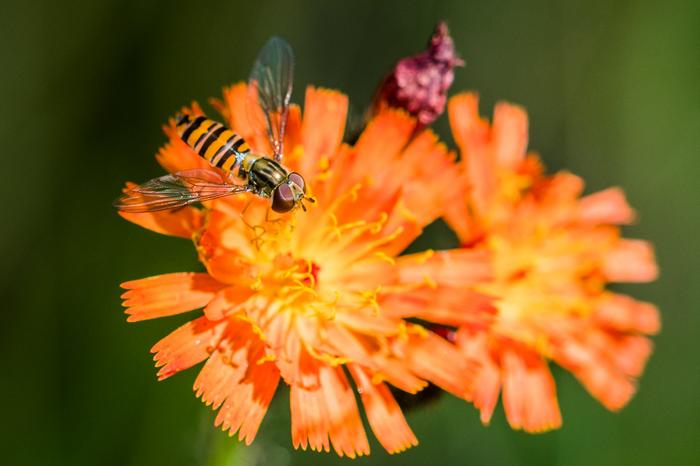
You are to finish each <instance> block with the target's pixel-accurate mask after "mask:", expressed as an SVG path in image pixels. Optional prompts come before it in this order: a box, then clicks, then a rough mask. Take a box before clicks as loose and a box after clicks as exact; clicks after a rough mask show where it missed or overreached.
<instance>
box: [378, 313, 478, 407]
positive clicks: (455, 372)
mask: <svg viewBox="0 0 700 466" xmlns="http://www.w3.org/2000/svg"><path fill="white" fill-rule="evenodd" d="M408 328H409V331H411V330H413V331H419V329H420V327H418V326H409V327H408ZM392 347H393V349H394V352H395V353H396V355H397V357H399V359H400V360H401V361H402V362H403V363H404V364H406V365H407V366H408V367H410V368H411V370H412V371H413V372H414V373H415V374H416V375H417V376H418V377H421V378H423V379H425V380H427V381H429V382H431V383H433V384H435V385H437V386H438V387H440V388H442V389H443V390H446V391H448V392H450V393H452V394H453V395H455V396H458V397H460V398H464V399H467V400H470V399H471V396H472V390H473V382H474V378H475V376H476V373H477V363H476V362H474V361H473V360H468V359H466V358H464V355H463V354H461V353H460V352H459V350H458V349H457V348H456V347H455V346H454V345H452V344H450V343H448V342H447V341H446V340H445V339H443V338H441V337H439V336H438V335H436V334H435V333H433V332H429V331H425V330H422V331H419V333H418V334H416V333H408V334H407V335H405V336H402V337H399V338H396V339H395V341H394V343H393V346H392Z"/></svg>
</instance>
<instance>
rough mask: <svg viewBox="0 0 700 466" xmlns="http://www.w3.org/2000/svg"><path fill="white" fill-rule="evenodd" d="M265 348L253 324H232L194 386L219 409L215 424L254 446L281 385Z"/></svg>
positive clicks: (277, 372)
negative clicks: (267, 359)
mask: <svg viewBox="0 0 700 466" xmlns="http://www.w3.org/2000/svg"><path fill="white" fill-rule="evenodd" d="M264 356H265V351H264V345H263V344H262V342H261V341H260V339H259V338H258V337H257V336H256V335H255V334H254V332H253V331H252V330H251V327H250V325H249V324H247V323H245V322H242V321H231V322H230V324H229V326H228V328H227V333H226V335H225V337H224V339H223V340H222V341H221V342H220V343H219V345H218V347H217V349H216V351H215V352H214V353H213V354H212V356H211V357H210V358H209V360H208V361H207V363H206V364H205V365H204V367H203V368H202V370H201V372H200V373H199V375H198V376H197V380H196V381H195V383H194V390H195V391H196V392H197V396H198V397H200V396H201V398H202V401H204V402H205V403H206V404H207V405H211V406H212V409H218V408H219V407H221V409H220V410H219V413H218V414H217V416H216V420H215V421H214V425H216V426H217V427H218V426H221V428H222V429H223V430H225V431H229V435H234V434H235V433H236V432H238V438H239V440H243V441H245V443H246V444H248V445H250V443H251V442H252V441H253V439H254V438H255V435H256V433H257V431H258V428H259V427H260V423H261V422H262V419H263V417H264V416H265V413H266V412H267V408H268V406H269V405H270V401H271V400H272V396H273V395H274V393H275V390H276V389H277V385H278V382H279V378H280V377H279V371H278V370H277V368H276V367H275V365H274V363H272V362H270V361H265V360H264Z"/></svg>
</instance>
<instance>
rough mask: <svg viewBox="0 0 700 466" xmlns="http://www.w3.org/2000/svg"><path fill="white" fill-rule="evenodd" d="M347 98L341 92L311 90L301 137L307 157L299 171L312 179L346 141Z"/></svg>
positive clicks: (308, 89) (307, 91) (307, 98)
mask: <svg viewBox="0 0 700 466" xmlns="http://www.w3.org/2000/svg"><path fill="white" fill-rule="evenodd" d="M347 114H348V97H347V96H346V95H344V94H341V93H340V92H336V91H332V90H329V89H322V88H316V87H313V86H308V87H307V88H306V101H305V104H304V118H303V121H302V127H301V134H302V141H303V145H304V157H303V159H302V160H301V161H300V171H301V173H302V174H303V175H304V176H305V177H306V178H308V179H312V178H313V177H314V176H315V175H316V173H317V172H318V171H319V168H320V166H319V162H320V161H321V159H322V158H323V157H326V158H327V159H330V158H331V157H333V155H334V154H335V152H336V150H337V149H338V146H339V145H340V143H341V142H342V140H343V134H344V132H345V119H346V118H347Z"/></svg>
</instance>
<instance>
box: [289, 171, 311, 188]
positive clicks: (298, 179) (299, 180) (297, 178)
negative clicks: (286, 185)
mask: <svg viewBox="0 0 700 466" xmlns="http://www.w3.org/2000/svg"><path fill="white" fill-rule="evenodd" d="M287 179H288V180H289V181H291V182H292V183H294V184H295V185H297V186H299V188H301V190H302V191H304V193H306V183H305V182H304V177H303V176H301V175H300V174H299V173H297V172H292V173H290V174H289V176H288V177H287Z"/></svg>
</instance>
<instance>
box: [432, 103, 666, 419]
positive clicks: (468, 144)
mask: <svg viewBox="0 0 700 466" xmlns="http://www.w3.org/2000/svg"><path fill="white" fill-rule="evenodd" d="M449 115H450V123H451V127H452V132H453V134H454V137H455V140H456V142H457V144H458V145H459V147H460V150H461V153H462V161H461V162H460V167H461V169H462V171H463V175H462V182H463V187H462V190H463V196H464V200H463V201H462V202H457V203H454V204H453V205H451V206H450V208H449V212H448V213H447V215H446V218H447V220H448V222H449V224H450V225H451V226H452V227H453V229H454V230H455V231H456V232H457V234H458V236H459V238H460V240H461V242H462V244H463V248H464V249H462V250H460V251H458V252H456V253H452V255H453V256H452V257H453V260H454V261H458V260H459V255H462V254H465V251H468V252H471V253H477V252H481V253H483V254H488V255H489V256H490V257H491V269H492V273H493V277H492V278H491V279H490V280H488V281H485V282H483V283H482V284H481V285H480V287H479V288H478V290H479V291H481V292H483V293H486V294H488V295H490V296H492V297H494V299H495V305H496V307H497V309H498V317H497V319H496V321H495V322H494V324H493V326H492V327H490V328H489V329H486V330H484V329H483V328H479V327H476V326H473V325H462V326H459V329H458V331H457V333H456V342H457V344H458V346H459V347H460V348H461V350H462V352H463V354H464V355H465V357H467V358H476V359H477V360H479V361H480V362H481V363H482V370H481V371H480V373H479V376H478V380H477V382H476V388H475V393H474V400H473V401H474V403H475V405H476V406H477V407H478V408H479V409H480V410H481V419H482V421H483V422H484V423H488V422H489V420H490V418H491V415H492V413H493V409H494V406H495V404H496V402H497V400H498V395H499V392H501V391H502V394H503V404H504V408H505V413H506V416H507V418H508V421H509V423H510V425H511V426H512V427H513V428H515V429H524V430H526V431H528V432H539V431H544V430H548V429H552V428H556V427H559V426H560V425H561V415H560V412H559V406H558V403H557V397H556V390H555V384H554V379H553V377H552V375H551V373H550V371H549V368H548V361H549V360H552V361H554V362H556V363H557V364H559V365H560V366H562V367H564V368H566V369H567V370H569V371H571V372H572V373H573V374H574V376H576V377H577V378H578V380H579V381H580V382H581V383H582V384H583V386H584V387H585V388H586V389H587V390H588V391H589V392H590V393H591V394H592V395H593V396H594V397H595V398H597V399H598V400H599V401H600V402H601V403H602V404H603V405H604V406H605V407H606V408H608V409H610V410H618V409H620V408H622V407H623V406H624V405H625V404H626V403H627V402H628V401H629V399H630V398H631V397H632V395H633V394H634V392H635V388H636V378H637V377H639V376H640V375H641V373H642V371H643V369H644V365H645V363H646V360H647V358H648V357H649V355H650V353H651V351H652V343H651V341H650V340H649V338H647V337H646V335H650V334H654V333H656V332H657V331H658V330H659V325H660V324H659V316H658V312H657V309H656V308H655V307H654V306H653V305H652V304H649V303H645V302H640V301H636V300H634V299H632V298H630V297H628V296H624V295H621V294H618V293H614V292H612V291H610V290H607V289H606V285H607V283H608V282H647V281H651V280H654V279H655V278H656V275H657V267H656V263H655V260H654V255H653V252H652V248H651V245H650V244H649V243H647V242H645V241H640V240H631V239H625V238H622V237H621V236H620V229H619V227H618V226H617V225H621V224H628V223H630V222H631V221H632V220H633V218H634V212H633V211H632V209H631V208H630V207H629V206H628V205H627V202H626V201H625V198H624V195H623V193H622V191H621V190H620V189H618V188H610V189H607V190H604V191H601V192H598V193H595V194H590V195H587V196H584V197H581V193H582V191H583V181H582V180H581V179H580V178H579V177H577V176H575V175H572V174H570V173H566V172H562V173H557V174H555V175H552V176H548V175H545V174H543V171H542V167H541V164H540V161H539V159H538V158H537V156H536V155H534V154H527V153H526V148H527V137H528V135H527V115H526V113H525V111H524V110H523V109H521V108H520V107H517V106H513V105H509V104H505V103H501V104H498V105H497V106H496V109H495V112H494V117H493V124H492V125H490V124H489V123H488V121H485V120H484V119H482V118H480V117H479V113H478V97H477V96H476V95H475V94H462V95H458V96H456V97H454V98H453V99H451V101H450V103H449ZM465 279H466V280H467V281H468V282H470V281H472V279H473V277H471V276H468V277H465Z"/></svg>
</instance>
